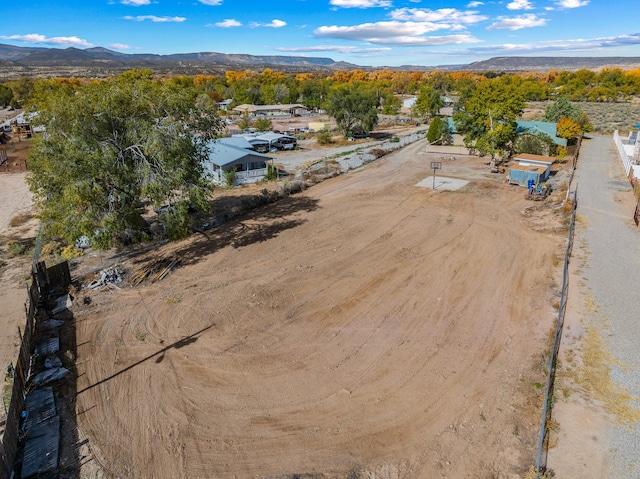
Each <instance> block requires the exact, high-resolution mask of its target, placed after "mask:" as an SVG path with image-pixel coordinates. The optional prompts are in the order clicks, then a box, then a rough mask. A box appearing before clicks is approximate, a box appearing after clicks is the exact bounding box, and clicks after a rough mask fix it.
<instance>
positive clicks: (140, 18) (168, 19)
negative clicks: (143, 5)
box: [124, 15, 186, 23]
mask: <svg viewBox="0 0 640 479" xmlns="http://www.w3.org/2000/svg"><path fill="white" fill-rule="evenodd" d="M124 19H125V20H133V21H134V22H144V21H145V20H150V21H152V22H154V23H166V22H173V23H182V22H184V21H185V20H186V18H185V17H157V16H155V15H138V16H135V17H132V16H131V15H127V16H126V17H124Z"/></svg>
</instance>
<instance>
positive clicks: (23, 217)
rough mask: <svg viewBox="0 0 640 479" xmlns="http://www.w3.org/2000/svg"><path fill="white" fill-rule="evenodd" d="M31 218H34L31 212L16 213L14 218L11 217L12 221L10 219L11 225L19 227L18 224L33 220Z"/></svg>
mask: <svg viewBox="0 0 640 479" xmlns="http://www.w3.org/2000/svg"><path fill="white" fill-rule="evenodd" d="M31 218H33V215H32V214H31V213H21V214H19V215H15V216H14V217H13V218H11V221H9V226H11V227H12V228H17V227H18V226H22V225H23V224H25V223H27V222H28V221H29V220H31Z"/></svg>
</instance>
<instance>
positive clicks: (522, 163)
mask: <svg viewBox="0 0 640 479" xmlns="http://www.w3.org/2000/svg"><path fill="white" fill-rule="evenodd" d="M512 160H513V161H517V162H518V164H517V165H514V166H512V167H511V169H510V171H509V184H512V185H520V186H526V187H528V186H529V185H530V182H531V181H533V184H537V183H543V182H545V181H547V180H548V179H549V175H550V174H551V165H553V164H554V163H555V162H556V159H555V158H553V157H551V156H543V155H532V154H529V153H520V154H518V155H515V156H514V157H513V158H512Z"/></svg>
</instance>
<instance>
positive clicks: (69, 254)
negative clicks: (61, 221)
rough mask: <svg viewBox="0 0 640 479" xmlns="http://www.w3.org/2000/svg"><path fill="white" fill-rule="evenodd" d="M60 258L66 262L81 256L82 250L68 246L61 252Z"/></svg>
mask: <svg viewBox="0 0 640 479" xmlns="http://www.w3.org/2000/svg"><path fill="white" fill-rule="evenodd" d="M60 256H62V257H63V258H64V259H66V260H70V259H73V258H77V257H78V256H82V250H81V249H80V248H76V247H75V246H74V245H72V244H70V245H68V246H66V247H65V248H64V249H63V250H62V252H61V253H60Z"/></svg>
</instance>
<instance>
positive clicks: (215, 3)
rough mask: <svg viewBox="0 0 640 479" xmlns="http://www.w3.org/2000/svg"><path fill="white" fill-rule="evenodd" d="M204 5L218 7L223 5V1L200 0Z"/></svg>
mask: <svg viewBox="0 0 640 479" xmlns="http://www.w3.org/2000/svg"><path fill="white" fill-rule="evenodd" d="M198 1H199V2H200V3H202V4H203V5H210V6H212V7H217V6H218V5H222V0H198Z"/></svg>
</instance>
